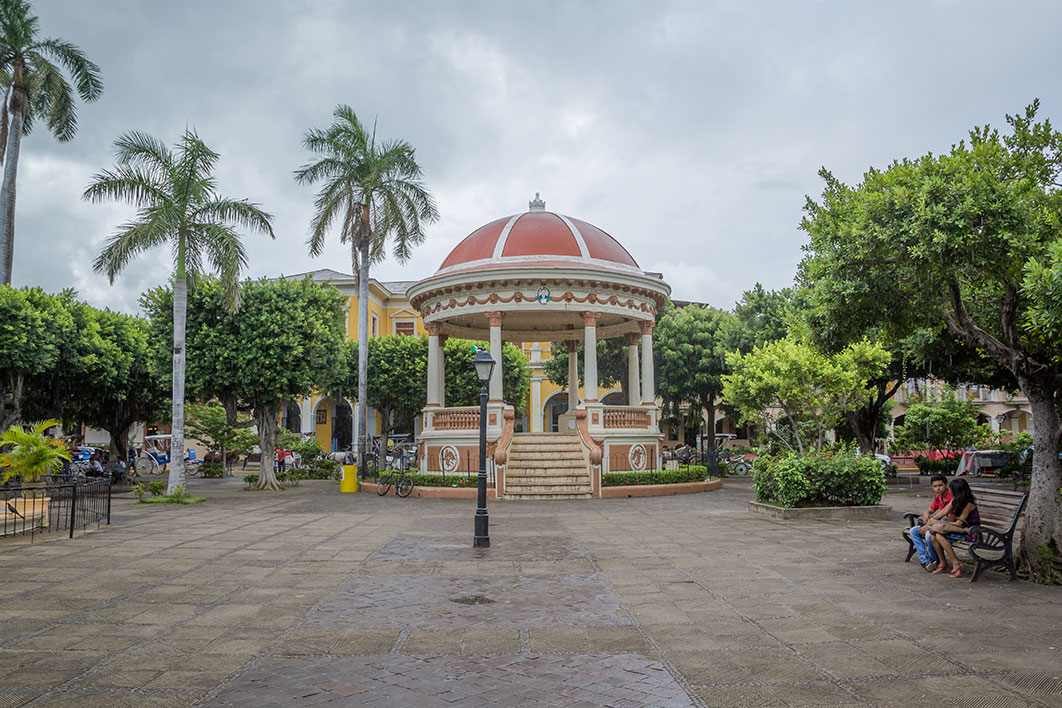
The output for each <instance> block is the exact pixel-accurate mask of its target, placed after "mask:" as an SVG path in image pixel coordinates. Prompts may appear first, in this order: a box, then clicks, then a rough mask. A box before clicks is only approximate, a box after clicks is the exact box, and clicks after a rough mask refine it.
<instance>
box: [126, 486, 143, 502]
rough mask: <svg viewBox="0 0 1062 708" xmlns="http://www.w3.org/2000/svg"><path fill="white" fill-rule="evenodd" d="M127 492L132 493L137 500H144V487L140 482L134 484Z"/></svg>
mask: <svg viewBox="0 0 1062 708" xmlns="http://www.w3.org/2000/svg"><path fill="white" fill-rule="evenodd" d="M129 491H130V492H132V493H133V494H135V495H136V497H137V499H143V498H144V485H143V484H141V483H140V482H137V483H136V484H134V485H133V488H132V489H130V490H129Z"/></svg>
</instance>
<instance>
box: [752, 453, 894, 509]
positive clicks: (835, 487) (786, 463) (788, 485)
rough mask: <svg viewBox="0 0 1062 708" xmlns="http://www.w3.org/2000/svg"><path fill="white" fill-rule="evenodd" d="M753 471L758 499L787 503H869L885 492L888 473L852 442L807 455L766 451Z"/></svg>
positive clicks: (811, 504) (807, 505)
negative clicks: (855, 447) (859, 451)
mask: <svg viewBox="0 0 1062 708" xmlns="http://www.w3.org/2000/svg"><path fill="white" fill-rule="evenodd" d="M756 462H757V466H756V470H755V472H754V473H753V478H752V479H753V487H754V489H755V490H756V501H759V502H763V503H766V504H776V505H778V506H783V507H790V508H792V507H813V506H869V505H872V504H877V503H878V502H880V501H881V497H882V496H883V495H884V494H885V489H886V487H885V473H884V471H883V470H882V469H881V463H880V462H879V461H878V460H876V459H875V458H873V457H870V456H861V455H858V454H856V451H855V449H854V448H853V447H851V446H849V445H838V446H836V447H833V448H830V449H827V450H823V451H822V452H817V453H812V454H808V455H804V456H800V455H797V454H795V453H780V454H777V455H763V456H761V457H760V458H759V459H758V460H757V461H756Z"/></svg>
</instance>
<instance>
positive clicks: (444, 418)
mask: <svg viewBox="0 0 1062 708" xmlns="http://www.w3.org/2000/svg"><path fill="white" fill-rule="evenodd" d="M431 427H432V429H434V430H479V408H478V407H467V408H443V409H441V410H437V411H434V412H432V414H431Z"/></svg>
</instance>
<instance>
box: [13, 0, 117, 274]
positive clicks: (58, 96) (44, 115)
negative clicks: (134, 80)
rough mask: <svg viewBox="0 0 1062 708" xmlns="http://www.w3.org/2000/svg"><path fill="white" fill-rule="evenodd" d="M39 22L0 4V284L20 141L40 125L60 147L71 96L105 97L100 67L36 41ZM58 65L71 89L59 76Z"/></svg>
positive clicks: (73, 115)
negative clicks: (0, 99) (0, 174)
mask: <svg viewBox="0 0 1062 708" xmlns="http://www.w3.org/2000/svg"><path fill="white" fill-rule="evenodd" d="M38 25H39V20H38V18H37V16H36V15H34V14H32V10H31V9H30V6H29V3H27V2H25V0H0V72H2V74H0V83H2V84H3V89H4V92H5V93H4V105H3V108H2V109H0V160H4V179H3V183H2V184H0V284H6V283H10V282H11V264H12V259H13V258H14V253H15V177H16V175H17V172H18V155H19V148H20V146H21V144H22V136H23V135H28V134H29V132H30V130H32V129H33V123H34V121H35V120H38V119H39V120H43V121H45V122H46V123H47V124H48V129H49V130H50V131H51V132H52V135H54V136H55V139H56V140H58V141H59V142H61V143H64V142H66V141H67V140H70V139H71V138H73V137H74V134H75V133H76V132H77V109H76V107H75V105H74V96H73V92H74V90H75V89H76V90H77V93H78V95H79V96H81V99H82V100H84V101H95V100H96V99H97V98H99V97H100V94H102V93H103V80H102V79H101V78H100V68H99V67H98V66H96V65H95V64H94V63H93V62H91V61H89V60H88V58H87V57H86V56H85V54H84V52H82V51H81V50H80V49H78V48H77V47H76V46H74V45H73V44H70V43H69V42H65V41H63V40H61V39H40V38H39V37H38V36H37V35H38V32H39V31H40V27H39V26H38ZM53 60H54V61H58V62H59V63H60V64H62V65H63V66H64V67H66V70H67V72H69V74H70V76H71V78H72V79H73V83H74V86H71V85H70V83H68V82H67V80H66V78H65V77H64V76H63V74H62V72H61V71H60V70H59V67H58V66H56V64H54V63H53Z"/></svg>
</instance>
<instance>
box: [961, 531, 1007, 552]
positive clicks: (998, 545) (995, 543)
mask: <svg viewBox="0 0 1062 708" xmlns="http://www.w3.org/2000/svg"><path fill="white" fill-rule="evenodd" d="M970 534H971V535H973V537H974V540H973V541H970V553H971V554H972V555H973V556H974V557H975V558H976V557H977V551H979V550H983V551H994V552H996V553H1005V552H1008V549H1009V548H1010V542H1011V534H1008V533H1004V532H1002V531H998V530H996V529H994V528H991V527H989V526H971V527H970Z"/></svg>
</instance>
